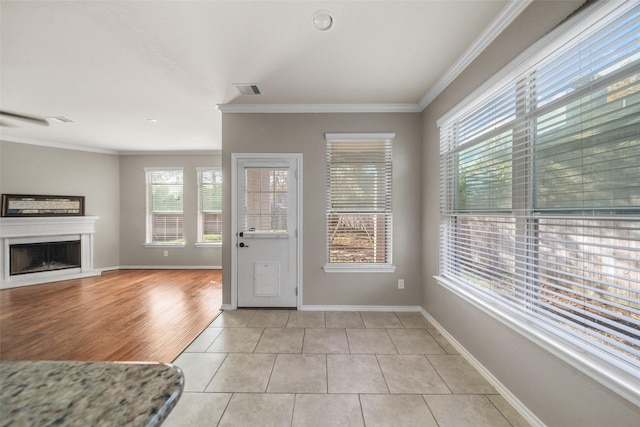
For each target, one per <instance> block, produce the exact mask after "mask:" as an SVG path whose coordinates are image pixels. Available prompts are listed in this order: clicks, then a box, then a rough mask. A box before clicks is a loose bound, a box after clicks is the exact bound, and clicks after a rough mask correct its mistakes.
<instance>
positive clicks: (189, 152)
mask: <svg viewBox="0 0 640 427" xmlns="http://www.w3.org/2000/svg"><path fill="white" fill-rule="evenodd" d="M1 140H2V141H4V142H13V143H15V144H26V145H36V146H40V147H48V148H56V149H58V150H71V151H83V152H87V153H96V154H109V155H112V156H221V155H222V150H171V151H129V150H111V149H107V148H97V147H85V146H81V145H71V144H60V143H57V142H48V141H40V140H37V139H28V138H19V137H13V136H9V137H6V136H3V137H2V139H1Z"/></svg>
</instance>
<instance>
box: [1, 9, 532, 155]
mask: <svg viewBox="0 0 640 427" xmlns="http://www.w3.org/2000/svg"><path fill="white" fill-rule="evenodd" d="M517 3H519V4H520V5H519V6H518V5H517ZM528 3H529V1H526V0H525V1H523V0H517V1H515V0H514V1H506V0H496V1H493V0H491V1H489V0H473V1H458V0H449V1H445V0H441V1H434V0H430V1H427V0H424V1H415V0H414V1H393V0H387V1H381V0H379V1H333V2H327V1H304V0H298V1H293V0H290V1H268V0H262V1H241V0H236V1H215V0H211V1H206V0H205V1H178V0H175V1H157V0H155V1H150V0H146V1H57V0H52V1H22V0H21V1H7V0H2V1H1V2H0V8H1V9H0V12H1V14H0V19H1V22H0V24H1V30H0V31H1V33H0V48H1V56H0V60H1V63H0V66H1V68H0V90H1V97H0V109H2V110H8V111H12V112H20V113H26V114H31V115H36V116H41V117H46V116H66V117H69V118H70V119H72V120H74V121H75V123H68V124H65V123H57V122H53V121H49V122H50V125H49V126H48V127H44V126H37V125H33V124H29V123H27V122H24V123H21V122H15V126H12V127H0V132H1V135H0V136H2V138H3V139H5V140H9V141H17V142H36V143H45V144H53V145H70V146H82V147H88V148H89V149H97V150H113V151H119V152H122V151H162V150H171V151H176V150H218V149H220V135H221V131H220V122H221V119H220V115H221V112H220V111H219V110H218V109H217V108H216V107H217V106H218V105H221V104H223V106H222V107H221V108H222V110H223V111H236V110H239V111H420V110H421V109H422V108H423V107H424V106H425V104H426V103H428V102H429V101H430V100H431V99H432V98H433V97H434V96H435V95H437V93H438V90H440V89H441V88H442V87H444V85H446V83H447V79H449V80H450V79H451V77H452V76H453V77H455V73H456V72H457V71H460V70H461V67H463V66H464V65H465V64H466V63H467V62H468V61H470V60H471V59H473V57H475V54H477V53H479V50H481V48H482V47H483V46H484V45H486V43H488V42H489V41H491V40H492V38H493V37H495V35H497V33H498V32H499V31H500V30H501V28H503V27H504V25H506V24H508V23H509V22H510V21H511V20H512V19H513V18H514V17H515V16H516V15H517V13H519V12H520V11H521V10H522V9H523V8H524V7H525V6H526V4H528ZM319 10H327V11H330V12H331V14H332V15H333V17H334V26H333V28H331V29H330V30H329V31H326V32H320V31H317V30H316V29H314V27H313V26H312V16H313V14H314V13H315V12H316V11H319ZM501 25H502V26H501ZM233 83H256V84H258V85H259V87H260V89H261V90H262V92H263V94H262V95H260V96H246V95H240V94H239V92H238V91H237V90H236V89H235V88H234V87H233V86H232V84H233ZM148 119H155V120H157V121H156V122H151V121H149V120H148ZM5 121H6V120H5Z"/></svg>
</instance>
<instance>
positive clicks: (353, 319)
mask: <svg viewBox="0 0 640 427" xmlns="http://www.w3.org/2000/svg"><path fill="white" fill-rule="evenodd" d="M325 323H326V327H327V328H342V329H346V328H351V329H356V328H364V327H365V326H364V322H363V321H362V316H360V312H358V311H327V312H326V313H325Z"/></svg>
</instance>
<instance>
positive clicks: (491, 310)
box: [435, 2, 640, 405]
mask: <svg viewBox="0 0 640 427" xmlns="http://www.w3.org/2000/svg"><path fill="white" fill-rule="evenodd" d="M632 3H633V2H599V3H597V4H595V5H592V6H591V7H589V8H588V9H586V10H585V11H584V12H582V13H581V14H579V15H577V16H575V17H574V18H573V19H571V20H569V21H567V22H566V23H564V24H563V25H561V26H560V27H558V28H557V29H556V30H554V31H552V32H551V33H550V34H548V35H547V36H546V37H544V38H543V39H541V40H540V41H538V42H537V43H536V44H534V45H533V46H532V47H531V48H529V49H528V50H526V51H525V52H523V53H522V54H521V55H520V56H518V58H516V59H515V60H514V61H512V62H511V63H510V64H509V65H507V66H506V67H505V68H504V69H503V70H501V71H500V72H499V73H497V74H496V75H495V76H494V77H493V78H492V79H491V80H489V81H488V82H487V83H485V84H484V85H482V86H481V87H479V88H478V89H477V90H475V91H474V92H473V93H472V94H471V95H469V96H468V97H467V98H466V99H465V100H463V101H462V102H461V103H459V104H458V106H457V107H455V108H453V109H452V110H451V111H450V112H448V113H447V114H446V115H445V116H444V117H442V118H441V119H440V120H439V121H438V126H439V127H440V128H441V129H443V128H447V127H448V126H449V124H451V123H452V122H454V121H455V120H457V119H458V118H460V117H462V116H463V115H464V114H466V113H467V112H469V111H471V110H473V109H474V108H476V107H477V106H478V105H480V104H481V103H483V102H485V101H486V100H487V99H488V98H489V97H490V96H491V95H492V94H494V93H496V92H497V91H499V90H500V89H501V88H503V87H504V86H505V84H506V83H507V82H509V81H515V80H516V79H517V78H518V77H519V76H521V75H522V74H523V73H524V72H525V71H526V70H528V69H530V68H531V67H532V66H533V65H534V64H535V63H537V62H538V61H539V60H540V59H541V58H543V57H545V56H546V55H547V54H548V53H549V52H552V51H554V50H556V49H558V48H560V47H561V46H563V45H564V44H566V43H567V42H568V41H569V40H571V39H573V38H575V37H576V36H577V35H578V34H580V33H581V32H583V31H584V30H586V29H589V28H591V27H592V26H594V25H596V24H597V23H598V22H599V21H600V20H601V19H603V18H604V17H605V16H607V15H608V14H610V13H612V12H614V11H615V10H616V9H618V8H625V9H626V8H629V7H630V5H631V4H632ZM620 10H622V9H620ZM453 132H455V130H454V131H453ZM443 137H444V136H443ZM441 158H442V155H441ZM441 167H443V166H442V164H441ZM516 173H517V172H516V170H515V169H514V170H513V174H514V175H513V179H514V180H515V179H518V178H517V175H516ZM454 185H455V184H453V183H451V182H441V184H440V188H441V197H443V200H442V203H443V204H445V205H446V204H449V203H451V202H450V199H449V200H448V201H447V200H446V199H448V198H449V197H451V195H450V193H451V191H452V189H453V188H454ZM518 208H519V206H518V205H517V204H516V202H515V201H514V205H513V209H514V210H517V209H518ZM524 215H525V216H526V215H527V214H526V213H525V214H524ZM446 218H447V217H446V216H445V215H444V214H443V217H442V218H441V220H442V222H443V225H442V227H441V238H440V239H441V245H440V251H441V269H442V262H447V263H450V262H453V261H452V260H451V259H447V257H448V256H449V255H448V253H447V252H446V250H445V249H444V247H443V244H446V241H447V239H449V238H451V236H450V235H449V230H450V228H449V227H448V226H447V225H446V224H445V222H446V221H447V219H446ZM632 219H637V217H635V218H632ZM435 279H436V280H437V282H438V283H439V284H440V285H442V286H443V287H445V288H447V289H449V290H450V291H452V292H453V293H454V294H456V295H458V296H459V297H461V298H462V299H464V300H466V301H468V302H469V303H471V304H472V305H474V306H476V307H477V308H479V309H480V310H482V311H483V312H485V313H487V314H488V315H490V316H492V317H493V318H494V319H496V320H498V321H500V322H501V323H503V324H505V325H506V326H508V327H510V328H511V329H513V330H515V331H517V332H519V333H520V334H522V335H523V336H525V337H527V338H528V339H530V340H531V341H533V342H534V343H536V344H538V345H540V346H541V347H543V348H544V349H546V350H547V351H549V352H551V353H552V354H554V355H556V356H557V357H559V358H560V359H562V360H564V361H565V362H567V363H568V364H570V365H571V366H573V367H575V368H577V369H578V370H580V371H582V372H583V373H584V374H586V375H588V376H590V377H591V378H593V379H595V380H596V381H598V382H600V383H601V384H603V385H605V386H606V387H608V388H609V389H611V390H612V391H614V392H616V393H618V394H619V395H621V396H622V397H624V398H626V399H628V400H629V401H631V402H632V403H634V404H636V405H640V392H639V390H640V381H639V378H640V372H637V371H636V372H635V373H634V372H630V370H629V368H624V367H621V366H619V365H617V364H616V363H614V362H612V361H609V360H607V359H606V358H602V357H600V356H597V355H595V354H593V353H591V352H590V351H589V350H588V349H585V348H584V346H583V345H581V343H580V342H579V341H578V340H575V341H574V340H573V339H572V338H571V337H570V336H569V335H568V334H567V335H566V336H563V334H562V333H561V332H559V333H558V332H557V331H554V332H551V331H550V329H548V327H545V326H544V325H542V324H538V323H537V322H536V321H535V320H532V319H530V318H528V317H525V316H522V315H520V314H519V313H517V312H516V311H513V310H509V309H508V308H507V306H506V305H503V304H501V303H500V302H499V299H498V298H490V297H489V296H488V295H487V293H486V292H482V291H479V290H478V289H477V287H475V286H470V285H469V284H468V283H465V282H463V281H461V280H458V279H456V278H455V277H445V276H444V275H442V273H440V275H438V276H435Z"/></svg>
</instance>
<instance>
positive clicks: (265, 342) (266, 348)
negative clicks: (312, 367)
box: [254, 328, 304, 353]
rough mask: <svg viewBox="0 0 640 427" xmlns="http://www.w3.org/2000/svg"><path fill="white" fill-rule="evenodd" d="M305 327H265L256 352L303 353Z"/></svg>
mask: <svg viewBox="0 0 640 427" xmlns="http://www.w3.org/2000/svg"><path fill="white" fill-rule="evenodd" d="M303 337H304V329H300V328H265V330H264V332H263V333H262V337H261V338H260V341H258V345H257V346H256V349H255V350H254V352H255V353H301V352H302V339H303Z"/></svg>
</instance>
